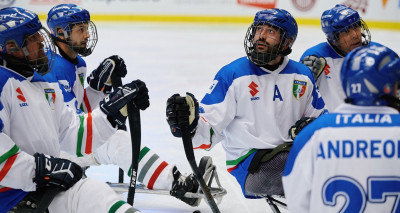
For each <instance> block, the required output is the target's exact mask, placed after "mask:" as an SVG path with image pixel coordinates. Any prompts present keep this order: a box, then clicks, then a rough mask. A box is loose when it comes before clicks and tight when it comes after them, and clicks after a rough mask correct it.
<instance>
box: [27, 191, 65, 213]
mask: <svg viewBox="0 0 400 213" xmlns="http://www.w3.org/2000/svg"><path fill="white" fill-rule="evenodd" d="M61 191H62V189H61V188H58V187H53V188H49V189H48V190H47V191H46V192H45V194H44V195H43V197H42V199H41V200H40V202H39V204H38V207H37V208H36V209H35V210H34V211H33V213H43V212H45V211H46V209H47V208H48V207H49V205H50V203H51V201H53V199H54V198H55V197H56V195H57V194H58V193H60V192H61Z"/></svg>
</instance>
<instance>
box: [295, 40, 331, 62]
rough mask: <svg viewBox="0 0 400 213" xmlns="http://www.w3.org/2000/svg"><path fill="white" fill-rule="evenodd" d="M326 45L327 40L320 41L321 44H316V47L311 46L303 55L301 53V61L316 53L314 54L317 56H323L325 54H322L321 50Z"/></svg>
mask: <svg viewBox="0 0 400 213" xmlns="http://www.w3.org/2000/svg"><path fill="white" fill-rule="evenodd" d="M324 45H325V42H324V43H320V44H318V45H316V46H314V47H311V48H309V49H307V50H306V51H305V52H304V53H303V55H301V57H300V60H299V62H301V61H302V60H303V59H304V58H305V57H307V56H310V55H314V56H317V57H320V56H322V55H323V54H322V52H321V50H322V49H323V48H322V47H323V46H324Z"/></svg>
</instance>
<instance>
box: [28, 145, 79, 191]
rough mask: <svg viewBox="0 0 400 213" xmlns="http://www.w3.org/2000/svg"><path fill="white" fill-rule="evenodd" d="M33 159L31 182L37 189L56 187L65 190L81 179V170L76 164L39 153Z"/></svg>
mask: <svg viewBox="0 0 400 213" xmlns="http://www.w3.org/2000/svg"><path fill="white" fill-rule="evenodd" d="M33 157H34V158H35V163H36V170H35V177H34V178H33V182H35V183H36V187H37V188H40V187H48V186H57V187H60V188H62V189H63V190H67V189H69V188H70V187H71V186H73V185H74V184H75V183H76V182H78V181H79V180H80V179H81V178H82V173H83V170H82V168H81V167H80V166H78V164H76V163H73V162H71V161H69V160H66V159H62V158H55V157H52V156H48V155H44V154H39V153H35V154H34V155H33Z"/></svg>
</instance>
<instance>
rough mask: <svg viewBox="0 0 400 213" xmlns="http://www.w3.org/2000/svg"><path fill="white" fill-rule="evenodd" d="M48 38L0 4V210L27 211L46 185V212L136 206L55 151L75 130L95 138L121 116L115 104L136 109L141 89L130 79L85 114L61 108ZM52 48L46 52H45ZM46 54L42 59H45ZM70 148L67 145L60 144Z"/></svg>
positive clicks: (27, 17)
mask: <svg viewBox="0 0 400 213" xmlns="http://www.w3.org/2000/svg"><path fill="white" fill-rule="evenodd" d="M54 48H55V47H54V44H53V42H52V40H51V38H50V34H49V33H48V31H47V30H46V29H45V28H43V27H42V24H41V22H40V20H39V18H38V16H37V14H35V13H33V12H31V11H28V10H25V9H23V8H19V7H8V8H3V9H1V10H0V52H1V55H0V57H1V60H0V61H1V64H2V65H1V66H0V141H1V143H0V185H1V186H0V212H2V213H3V212H8V211H10V212H31V211H32V210H30V208H34V207H35V206H36V205H37V204H38V202H39V203H40V200H41V198H42V197H43V196H44V195H45V194H46V192H47V190H48V189H50V188H59V189H61V190H63V191H64V192H61V193H59V194H58V195H57V196H56V197H55V198H54V200H53V202H52V203H51V204H50V206H49V207H48V209H49V212H57V213H64V212H65V213H69V212H136V210H135V209H134V208H133V207H132V206H130V205H129V204H127V203H125V202H124V201H121V200H120V198H119V196H118V195H117V194H115V192H114V191H113V190H112V189H111V188H110V187H108V185H106V184H105V183H103V182H101V181H97V180H93V179H90V178H87V179H81V177H82V169H81V167H80V166H79V165H77V164H75V163H72V162H71V161H69V160H66V159H62V158H59V155H60V146H63V144H69V143H72V144H76V143H77V141H78V132H80V131H82V132H83V133H82V135H83V136H84V137H87V135H89V134H91V137H92V138H93V144H97V143H103V141H106V140H107V139H108V138H109V137H111V136H112V135H113V134H114V133H115V132H116V127H115V126H113V124H114V123H116V122H117V119H119V120H118V122H121V123H123V122H124V118H123V115H122V114H121V112H120V109H121V108H123V107H124V106H125V105H126V104H135V105H136V106H138V107H139V108H142V109H144V107H143V106H146V104H143V105H142V103H146V102H148V94H147V89H146V88H138V85H140V84H143V83H142V82H141V81H139V80H137V81H134V82H131V83H128V84H126V85H124V86H123V87H121V88H120V89H118V90H116V91H114V92H113V93H111V94H110V97H109V98H105V99H104V100H102V101H101V103H100V107H99V108H96V109H94V110H93V111H92V113H91V115H90V116H91V117H92V127H91V129H92V131H91V132H88V131H87V127H88V124H87V120H88V117H89V115H86V114H81V115H78V114H77V113H76V111H75V110H73V109H71V108H69V107H67V106H66V105H65V103H64V101H63V94H62V92H61V90H60V86H59V84H58V82H52V83H49V82H46V81H44V79H43V77H42V75H44V74H45V73H46V72H48V71H49V70H50V68H51V65H52V64H53V60H54V57H53V56H51V55H50V56H49V57H47V56H46V53H45V50H53V51H54ZM53 51H49V52H47V54H51V53H52V52H53ZM48 58H50V60H49V59H48ZM67 151H71V152H72V153H73V152H74V150H67Z"/></svg>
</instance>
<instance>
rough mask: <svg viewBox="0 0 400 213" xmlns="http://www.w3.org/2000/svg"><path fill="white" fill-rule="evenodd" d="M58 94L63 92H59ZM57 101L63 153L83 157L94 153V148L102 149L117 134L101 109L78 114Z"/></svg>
mask: <svg viewBox="0 0 400 213" xmlns="http://www.w3.org/2000/svg"><path fill="white" fill-rule="evenodd" d="M58 93H59V94H60V93H61V91H59V90H58ZM59 94H57V95H59ZM56 100H57V103H56V107H57V115H58V118H57V119H58V120H59V123H60V127H59V128H60V130H59V132H60V144H61V149H62V150H63V151H65V152H67V153H70V154H73V155H76V156H78V157H82V156H83V154H85V153H86V154H90V153H92V150H93V149H94V148H96V147H100V146H101V145H102V144H104V143H105V142H106V141H107V140H108V139H109V138H110V137H111V135H113V134H114V133H115V132H116V128H114V127H112V125H111V124H110V122H109V121H108V120H107V116H106V115H105V114H104V113H103V112H102V111H101V110H100V109H99V108H96V109H95V110H93V111H91V112H88V113H83V112H81V113H77V111H76V110H74V109H72V108H71V107H68V106H67V105H66V104H64V103H63V100H58V99H56Z"/></svg>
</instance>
